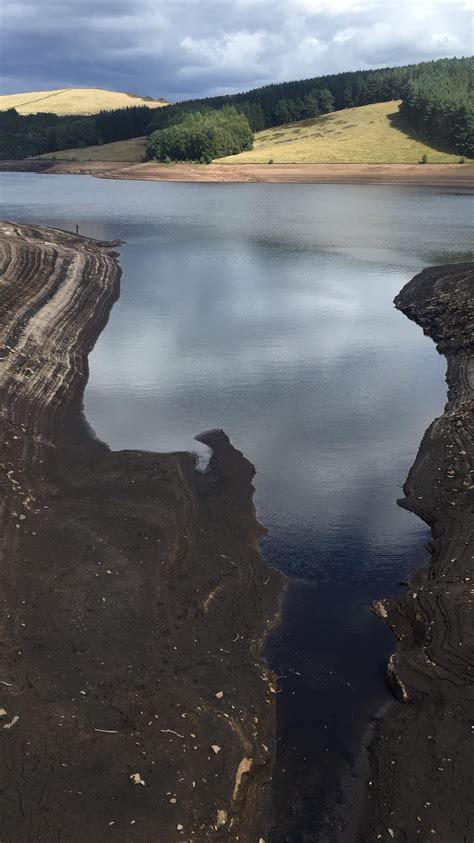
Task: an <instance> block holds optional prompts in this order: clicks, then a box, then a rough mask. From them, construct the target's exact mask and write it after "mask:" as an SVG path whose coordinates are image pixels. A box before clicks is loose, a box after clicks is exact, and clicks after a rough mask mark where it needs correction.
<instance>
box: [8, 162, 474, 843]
mask: <svg viewBox="0 0 474 843" xmlns="http://www.w3.org/2000/svg"><path fill="white" fill-rule="evenodd" d="M0 200H1V205H2V216H3V217H5V218H10V219H15V220H20V221H25V222H37V223H43V224H49V225H53V226H57V227H62V228H69V229H74V225H75V223H78V224H79V225H80V232H81V233H82V234H88V235H91V236H94V237H100V238H110V239H112V238H121V239H123V240H125V241H126V245H125V246H124V247H123V249H122V250H121V263H122V266H123V270H124V274H123V281H122V293H121V297H120V300H119V302H118V303H117V304H116V305H115V308H114V310H113V314H112V318H111V320H110V322H109V324H108V326H107V328H106V330H105V331H104V333H103V334H102V336H101V338H100V339H99V342H98V344H97V346H96V348H95V350H94V352H93V353H92V355H91V357H90V381H89V384H88V387H87V391H86V400H85V411H86V415H87V418H88V421H89V422H90V424H91V426H92V427H93V428H94V430H95V431H96V433H97V435H98V436H99V437H100V438H102V439H104V440H105V441H107V442H108V443H109V444H110V445H111V447H112V448H114V449H120V448H144V449H150V450H151V449H153V450H175V449H179V450H182V449H193V450H196V449H197V445H196V443H195V442H194V440H193V437H194V435H195V434H197V433H198V432H200V431H201V430H205V429H208V428H211V427H223V428H224V429H225V430H226V432H227V433H228V434H229V436H230V437H231V440H232V442H233V443H234V445H236V446H237V447H238V448H240V449H241V450H242V451H243V452H244V454H245V455H246V456H247V457H248V458H249V459H250V460H251V461H252V462H253V463H254V464H255V466H256V469H257V475H256V478H255V487H256V495H255V501H256V506H257V511H258V516H259V519H260V520H261V521H262V522H263V523H264V524H265V525H266V527H267V528H268V530H269V534H268V537H267V538H266V539H265V540H264V542H263V545H262V551H263V553H264V556H265V559H266V560H267V562H268V563H269V564H270V565H274V566H276V567H278V568H280V569H281V570H282V571H284V572H285V573H286V574H288V576H289V577H291V578H292V581H293V585H292V586H291V587H290V589H289V593H288V598H287V601H286V604H285V609H284V619H283V623H282V626H281V628H280V629H279V631H278V632H277V633H276V634H275V636H274V638H273V639H272V641H271V642H270V644H269V647H268V658H269V660H270V663H271V665H272V666H273V667H274V668H275V670H276V671H277V673H278V674H279V675H280V676H282V677H283V678H282V679H281V680H280V685H281V688H282V693H281V694H280V695H279V698H278V701H279V756H278V769H277V772H276V777H277V781H278V789H277V793H278V804H277V809H278V810H277V817H278V822H277V828H276V829H275V831H274V840H275V841H280V840H285V839H287V840H290V841H292V843H293V841H294V843H299V841H306V840H308V841H309V840H318V841H322V840H326V839H328V840H329V839H332V834H333V832H334V830H335V828H336V826H337V818H335V815H334V812H333V807H334V801H335V799H336V797H337V794H338V791H339V789H340V784H341V781H342V780H343V779H344V778H345V777H347V776H348V775H349V776H350V774H351V772H352V771H353V767H354V759H355V757H356V755H357V752H358V748H359V745H360V741H361V737H362V734H363V732H364V730H365V729H366V727H367V724H368V723H369V721H370V719H371V718H372V717H373V715H374V714H375V712H376V711H377V709H378V708H379V706H380V705H381V704H383V703H384V702H386V701H387V699H388V694H387V692H386V690H385V686H384V679H383V671H384V664H385V662H386V659H387V657H388V655H389V653H390V652H391V650H392V649H393V647H394V642H393V640H392V637H391V635H390V634H389V633H388V631H387V630H386V629H385V627H384V626H383V624H382V623H381V622H380V621H378V620H376V619H375V618H374V617H373V616H372V615H371V614H370V612H369V610H368V606H369V604H370V603H371V601H372V600H373V599H375V598H377V597H380V596H384V595H388V594H393V593H395V592H396V591H397V589H398V588H399V586H398V582H399V580H401V579H405V578H406V577H407V575H408V574H409V572H410V571H411V570H412V569H413V568H414V567H416V566H418V565H420V564H422V563H423V562H424V560H425V559H426V557H427V554H426V552H425V551H424V550H423V545H424V544H425V543H426V541H427V539H428V532H427V530H426V528H425V527H424V525H423V524H422V523H420V521H418V520H417V519H416V518H415V517H414V516H412V515H410V514H408V513H407V512H404V511H403V510H401V509H399V508H398V507H397V505H396V499H397V497H399V496H400V494H401V491H400V486H401V484H402V483H403V481H404V479H405V477H406V474H407V471H408V469H409V467H410V465H411V463H412V462H413V460H414V457H415V454H416V451H417V448H418V445H419V442H420V440H421V437H422V435H423V432H424V430H425V429H426V427H427V426H428V424H429V423H430V422H431V420H432V419H433V418H434V417H435V416H436V415H438V414H439V413H440V411H441V409H442V406H443V404H444V402H445V384H444V367H443V360H442V359H441V358H440V357H438V355H437V354H436V351H435V348H434V346H433V344H432V343H431V342H430V341H429V340H428V339H426V338H425V337H423V334H422V332H421V330H420V329H418V328H417V327H416V326H415V325H413V324H412V323H410V322H409V321H408V320H407V319H405V318H404V317H403V316H402V315H400V314H399V313H397V312H396V311H395V310H394V308H393V306H392V299H393V297H394V295H395V294H396V293H397V292H398V290H399V289H400V288H401V287H402V285H403V284H404V283H406V282H407V281H408V280H409V279H410V278H411V277H412V276H413V275H414V274H415V273H416V272H417V271H418V270H419V269H421V268H422V267H424V266H428V265H430V264H434V263H443V262H448V261H455V260H459V259H462V258H464V257H465V249H466V244H468V243H469V238H470V234H471V232H470V230H469V229H470V225H469V224H470V220H471V211H470V203H471V197H470V195H469V194H468V193H467V192H465V191H463V190H461V189H458V190H441V189H435V188H429V187H423V188H418V187H399V186H349V185H344V186H342V185H341V186H339V185H192V184H190V185H186V184H161V183H138V182H119V181H105V180H97V179H93V178H89V177H78V176H39V175H29V174H2V175H1V176H0ZM288 818H290V823H289V824H288Z"/></svg>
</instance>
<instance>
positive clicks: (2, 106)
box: [0, 88, 168, 115]
mask: <svg viewBox="0 0 474 843" xmlns="http://www.w3.org/2000/svg"><path fill="white" fill-rule="evenodd" d="M137 105H146V106H148V108H161V107H162V106H164V105H168V103H167V102H166V101H164V100H156V99H152V98H151V97H140V96H137V95H136V94H128V93H123V92H121V91H107V90H105V88H61V89H58V90H55V91H31V92H30V93H26V94H6V95H2V96H0V111H5V110H6V109H8V108H15V109H16V110H17V112H18V113H19V114H37V113H38V112H43V113H46V114H60V115H66V114H97V113H98V112H99V111H112V110H113V109H117V108H127V106H137Z"/></svg>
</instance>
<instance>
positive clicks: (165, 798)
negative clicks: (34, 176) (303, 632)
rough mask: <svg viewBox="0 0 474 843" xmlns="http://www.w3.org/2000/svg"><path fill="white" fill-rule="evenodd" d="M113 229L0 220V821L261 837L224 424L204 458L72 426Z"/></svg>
mask: <svg viewBox="0 0 474 843" xmlns="http://www.w3.org/2000/svg"><path fill="white" fill-rule="evenodd" d="M115 245H117V244H110V243H100V242H97V241H92V240H89V239H87V238H83V237H76V236H73V235H71V234H69V233H67V232H59V231H56V230H51V229H46V228H40V227H31V226H24V225H17V224H11V223H1V224H0V407H1V414H0V428H1V436H0V452H1V455H0V491H1V499H0V520H1V536H0V571H1V580H0V582H1V584H0V601H1V609H2V613H1V627H2V629H1V635H2V655H1V666H0V680H1V684H0V734H1V737H2V739H1V748H0V770H1V778H2V793H1V796H0V803H1V820H0V828H1V833H0V837H1V840H2V841H4V843H13V841H15V843H19V841H28V840H53V839H54V840H59V839H61V840H66V839H68V840H73V841H82V840H93V841H102V840H107V839H109V837H110V838H111V839H115V840H119V841H139V840H141V841H149V840H156V841H157V843H158V841H163V843H164V842H165V841H166V843H172V841H174V840H186V841H189V840H196V841H202V840H207V839H210V840H211V839H212V840H222V841H234V840H235V841H237V840H240V841H246V840H249V841H253V840H256V841H258V839H259V837H262V838H265V835H266V828H267V825H268V816H267V805H268V800H267V796H268V791H269V787H270V777H271V770H272V759H273V745H274V700H275V697H274V695H273V694H272V690H274V688H273V686H272V677H271V676H270V675H269V673H268V671H267V670H266V669H265V667H264V666H263V664H262V661H261V659H260V655H261V650H262V644H263V641H264V639H265V636H266V635H267V632H268V629H269V628H270V626H271V625H272V624H273V623H274V621H275V617H276V614H277V612H278V603H279V598H280V594H281V589H282V578H281V577H280V576H279V575H278V574H277V573H276V572H274V571H270V570H267V569H266V568H265V566H264V565H263V562H262V559H261V557H260V555H259V552H258V549H257V541H258V537H259V534H260V532H261V529H262V528H261V527H260V526H259V525H258V523H257V521H256V517H255V513H254V507H253V503H252V494H253V488H252V477H253V474H254V469H253V466H252V465H251V464H250V463H249V462H248V461H247V460H246V459H245V458H244V457H243V456H242V454H241V453H240V452H239V451H237V450H236V449H235V448H233V447H232V446H231V444H230V442H229V440H228V438H227V436H226V435H225V434H224V433H223V432H222V431H213V432H210V433H207V434H203V435H202V436H201V437H200V438H201V439H202V441H205V442H206V443H207V444H209V445H210V447H211V448H212V449H213V452H212V458H211V461H210V465H209V468H208V470H207V471H206V473H204V474H202V473H199V472H198V471H196V468H195V459H194V457H193V456H192V455H191V454H185V453H182V454H155V453H142V452H138V451H122V452H112V451H110V449H109V448H108V447H107V446H106V445H104V444H103V443H101V442H99V441H97V440H96V439H94V437H93V436H92V435H91V433H90V431H89V429H88V427H87V424H86V422H85V420H84V418H83V414H82V399H83V393H84V387H85V383H86V380H87V374H88V369H87V354H88V352H89V351H90V349H91V348H92V347H93V345H94V343H95V341H96V339H97V336H98V335H99V333H100V331H101V330H102V328H103V327H104V325H105V323H106V321H107V319H108V316H109V312H110V309H111V307H112V304H113V302H114V300H115V299H116V298H117V296H118V294H119V284H120V268H119V265H118V262H117V255H116V253H115V252H114V251H113V249H114V246H115Z"/></svg>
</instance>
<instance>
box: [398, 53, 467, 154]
mask: <svg viewBox="0 0 474 843" xmlns="http://www.w3.org/2000/svg"><path fill="white" fill-rule="evenodd" d="M472 71H473V66H472V62H469V61H468V60H466V61H465V63H464V64H463V63H459V64H457V65H449V64H444V63H443V64H440V65H438V66H436V67H433V68H432V69H431V71H430V72H427V73H425V74H424V75H423V76H422V77H420V78H419V79H416V80H414V81H413V82H410V83H409V84H408V86H407V89H406V91H405V94H404V97H403V100H402V103H401V105H400V114H401V117H402V120H403V121H404V122H405V124H406V125H407V126H408V127H409V128H410V129H411V130H412V131H415V132H417V133H418V134H419V135H420V136H422V137H426V138H429V139H430V141H431V142H432V143H435V144H438V145H439V146H441V147H443V148H445V149H447V150H450V151H453V152H458V153H459V154H460V155H467V156H469V157H472V158H474V100H473V96H472V92H473V87H474V74H473V72H472Z"/></svg>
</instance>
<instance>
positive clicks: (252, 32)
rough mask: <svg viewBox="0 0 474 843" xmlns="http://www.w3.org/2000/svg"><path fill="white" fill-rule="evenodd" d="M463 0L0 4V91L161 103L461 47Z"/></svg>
mask: <svg viewBox="0 0 474 843" xmlns="http://www.w3.org/2000/svg"><path fill="white" fill-rule="evenodd" d="M473 6H474V0H429V2H428V0H417V2H416V3H413V2H412V0H172V2H165V0H82V1H81V2H80V3H77V2H76V0H19V2H14V0H3V3H2V10H1V28H2V36H1V39H2V40H1V44H0V48H1V50H2V57H3V76H2V77H0V90H2V91H3V92H4V93H10V92H14V91H20V90H23V91H28V90H38V89H40V88H56V87H67V86H74V85H77V86H82V85H89V86H99V87H106V88H107V87H108V88H116V89H122V90H130V91H136V92H137V93H142V94H151V95H155V96H166V97H168V98H169V99H171V100H175V99H183V98H186V97H192V96H202V95H212V94H214V93H221V92H223V91H235V90H246V89H249V88H251V87H253V86H257V85H263V84H268V83H271V82H275V81H283V80H288V79H298V78H302V77H310V76H317V75H319V74H324V73H333V72H340V71H343V70H355V69H358V68H370V67H380V66H383V65H386V64H397V65H398V64H404V63H407V62H413V61H423V60H426V59H429V58H440V57H442V56H448V55H468V54H470V53H471V52H472V35H471V33H472V9H473Z"/></svg>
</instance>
